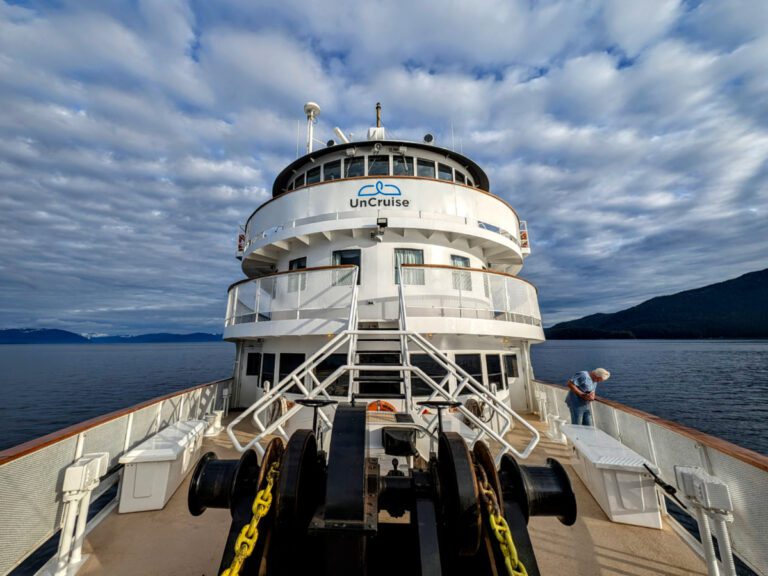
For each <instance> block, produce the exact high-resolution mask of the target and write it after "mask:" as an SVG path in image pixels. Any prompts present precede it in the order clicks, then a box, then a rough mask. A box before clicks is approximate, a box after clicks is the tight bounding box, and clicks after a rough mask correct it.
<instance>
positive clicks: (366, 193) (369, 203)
mask: <svg viewBox="0 0 768 576" xmlns="http://www.w3.org/2000/svg"><path fill="white" fill-rule="evenodd" d="M402 195H403V193H402V192H401V191H400V188H399V187H398V186H395V185H394V184H385V183H384V182H382V181H381V180H377V181H376V184H366V185H365V186H361V187H360V189H359V190H358V191H357V198H351V199H350V201H349V205H350V206H351V207H352V208H368V207H376V206H403V207H406V208H407V207H408V205H409V204H410V201H409V200H406V199H404V198H400V196H402Z"/></svg>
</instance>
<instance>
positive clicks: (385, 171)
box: [368, 156, 389, 176]
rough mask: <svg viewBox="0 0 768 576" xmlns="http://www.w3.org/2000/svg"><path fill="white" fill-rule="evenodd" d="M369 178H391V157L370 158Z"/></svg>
mask: <svg viewBox="0 0 768 576" xmlns="http://www.w3.org/2000/svg"><path fill="white" fill-rule="evenodd" d="M368 176H389V156H368Z"/></svg>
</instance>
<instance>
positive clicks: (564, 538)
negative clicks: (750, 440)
mask: <svg viewBox="0 0 768 576" xmlns="http://www.w3.org/2000/svg"><path fill="white" fill-rule="evenodd" d="M529 421H530V422H531V423H533V424H534V425H535V426H536V427H537V428H539V429H540V430H543V427H542V426H541V424H540V423H539V422H538V421H536V420H535V419H533V418H531V417H529ZM517 434H519V435H520V438H516V435H517ZM511 437H512V439H513V440H514V439H517V440H519V442H518V443H517V445H523V443H524V441H525V439H527V438H526V437H524V434H523V432H522V431H520V432H516V431H513V432H512V433H511ZM246 439H247V438H246V437H245V435H244V437H243V438H241V440H246ZM203 450H204V451H208V450H213V451H215V452H216V454H217V455H218V456H219V457H221V458H237V457H239V454H237V452H236V451H235V450H234V449H232V447H231V446H230V444H229V440H228V438H227V436H226V434H224V433H222V434H220V435H219V436H217V437H216V438H206V439H205V443H204V445H203ZM547 458H557V459H558V460H560V461H561V462H562V463H563V464H565V466H566V469H567V470H568V474H569V476H570V479H571V482H572V484H573V489H574V491H575V493H576V498H577V501H578V510H579V515H578V520H577V521H576V524H575V525H574V526H571V527H566V526H563V525H562V524H560V523H559V522H558V521H557V520H556V519H555V518H531V521H530V524H529V529H530V533H531V539H532V541H533V546H534V549H535V551H536V557H537V560H538V563H539V567H540V569H541V573H542V574H545V575H557V574H569V576H595V575H603V574H606V575H607V574H617V575H623V576H644V575H648V576H650V575H660V574H664V575H670V576H688V575H698V574H701V575H706V573H707V572H706V567H705V566H704V563H703V562H702V561H701V559H700V558H699V557H698V556H697V555H696V554H694V552H693V551H692V550H691V549H690V548H689V547H688V546H687V545H686V544H685V543H684V542H683V541H682V540H681V539H680V537H679V536H678V535H677V534H676V533H675V532H673V531H672V529H671V528H669V527H668V526H665V528H664V529H663V530H653V529H650V528H640V527H635V526H626V525H623V524H616V523H613V522H610V521H608V519H607V517H606V516H605V514H604V513H603V511H602V510H601V509H600V507H599V506H598V504H597V502H595V500H594V499H593V498H592V496H591V495H590V494H589V492H588V491H587V489H586V488H585V487H584V485H583V484H582V483H581V481H580V480H579V478H578V476H576V474H575V473H574V472H573V470H572V469H571V467H570V466H569V465H568V459H569V454H568V451H567V449H566V447H565V446H562V445H559V444H556V443H553V442H550V441H549V440H547V439H546V438H543V439H542V441H541V444H540V445H539V446H538V447H537V448H536V450H535V451H534V453H533V455H531V457H530V458H529V459H528V460H527V461H526V464H531V465H542V464H543V463H544V462H545V460H546V459H547ZM188 486H189V476H187V478H186V480H185V481H184V483H182V485H181V486H180V487H179V489H178V490H177V491H176V493H175V494H174V495H173V497H172V498H171V500H170V502H169V503H168V505H167V506H166V507H165V508H164V509H163V510H158V511H152V512H139V513H133V514H117V513H113V514H112V515H110V516H109V517H108V518H107V519H106V520H105V521H104V522H102V523H101V524H100V525H99V526H98V527H96V529H95V530H94V531H93V532H92V533H91V534H90V535H89V536H88V538H87V541H86V545H85V550H84V552H85V553H86V554H89V555H90V557H89V558H88V561H87V562H86V564H85V566H84V567H83V569H82V570H81V572H80V573H81V574H110V575H114V576H120V575H126V576H128V575H131V576H133V575H135V574H144V575H147V576H150V575H155V574H156V575H165V576H175V575H178V576H188V575H203V576H214V575H215V574H216V572H217V569H218V565H219V561H220V559H221V553H222V549H223V546H224V543H225V541H226V537H227V532H228V530H229V522H230V516H229V511H227V510H215V509H210V510H207V511H206V512H205V513H204V514H203V515H202V516H198V517H193V516H191V515H190V514H189V512H188V511H187V488H188Z"/></svg>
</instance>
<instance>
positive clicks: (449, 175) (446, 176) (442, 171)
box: [437, 163, 453, 182]
mask: <svg viewBox="0 0 768 576" xmlns="http://www.w3.org/2000/svg"><path fill="white" fill-rule="evenodd" d="M437 177H438V178H439V179H440V180H448V181H449V182H453V168H451V167H450V166H448V165H447V164H439V163H438V165H437Z"/></svg>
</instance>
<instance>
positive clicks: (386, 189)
mask: <svg viewBox="0 0 768 576" xmlns="http://www.w3.org/2000/svg"><path fill="white" fill-rule="evenodd" d="M402 194H403V193H402V192H400V188H398V187H397V186H395V185H394V184H384V182H382V181H381V180H377V181H376V184H366V185H365V186H362V187H361V188H360V190H358V191H357V195H358V196H359V197H361V198H365V197H368V196H379V195H381V196H402Z"/></svg>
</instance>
